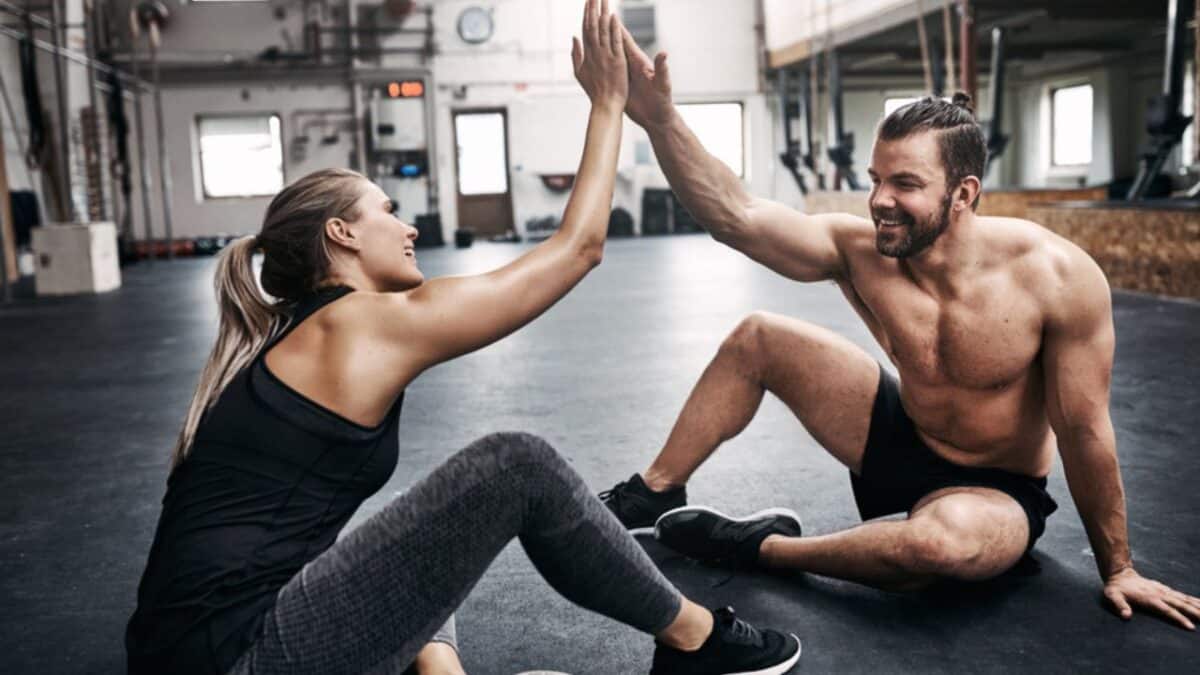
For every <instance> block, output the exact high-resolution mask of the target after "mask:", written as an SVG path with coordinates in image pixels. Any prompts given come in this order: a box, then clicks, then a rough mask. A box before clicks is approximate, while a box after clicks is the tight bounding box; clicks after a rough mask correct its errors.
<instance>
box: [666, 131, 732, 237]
mask: <svg viewBox="0 0 1200 675" xmlns="http://www.w3.org/2000/svg"><path fill="white" fill-rule="evenodd" d="M646 132H647V133H648V134H649V135H650V142H651V144H652V145H653V146H654V154H655V156H656V157H657V158H658V164H659V166H661V167H662V170H663V173H665V174H666V176H667V182H669V183H670V184H671V190H672V191H674V192H675V195H676V196H677V197H678V198H679V200H680V201H681V202H683V205H684V207H685V208H687V210H688V212H689V213H691V214H692V217H694V218H695V219H696V220H697V221H699V222H700V224H701V225H703V226H704V228H705V229H707V230H708V231H709V232H711V233H712V234H713V235H714V236H718V235H720V234H721V233H723V232H724V231H727V230H729V229H731V228H736V227H737V226H738V225H739V224H740V222H741V220H742V219H743V218H744V217H745V210H746V205H747V202H748V201H749V198H750V197H749V194H748V193H747V192H746V189H745V186H743V185H742V181H741V179H739V178H738V177H737V176H736V175H734V173H733V172H732V171H730V170H729V167H727V166H725V163H724V162H722V161H721V160H719V159H717V158H716V157H714V156H712V154H710V153H709V152H708V151H707V150H705V149H704V146H703V145H701V144H700V140H699V139H698V138H696V135H695V134H693V133H692V130H691V129H688V127H687V125H686V124H684V122H683V119H682V118H680V117H679V115H677V114H676V115H673V116H672V117H671V120H670V121H669V122H666V123H664V124H661V125H657V126H654V127H648V128H647V129H646Z"/></svg>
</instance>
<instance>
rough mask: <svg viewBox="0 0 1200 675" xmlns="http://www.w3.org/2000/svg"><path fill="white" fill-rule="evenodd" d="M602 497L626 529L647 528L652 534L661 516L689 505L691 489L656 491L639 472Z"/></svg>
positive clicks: (602, 494)
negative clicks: (688, 495) (649, 486)
mask: <svg viewBox="0 0 1200 675" xmlns="http://www.w3.org/2000/svg"><path fill="white" fill-rule="evenodd" d="M599 497H600V501H602V502H604V505H605V506H607V507H608V510H609V511H612V512H613V515H615V516H616V517H617V520H619V521H621V524H622V525H624V526H625V527H626V528H628V529H630V530H636V529H642V528H645V529H646V531H647V533H648V532H649V528H651V527H653V526H654V522H655V521H656V520H658V517H659V516H661V515H662V514H664V513H666V512H667V511H670V510H671V509H674V508H678V507H680V506H683V505H684V504H687V488H682V487H678V488H675V489H673V490H667V491H666V492H655V491H654V490H651V489H650V488H648V487H646V483H645V482H644V481H643V480H642V477H641V476H639V475H638V474H636V473H635V474H633V476H632V477H631V478H630V479H629V480H627V481H622V482H620V483H617V484H616V485H614V486H613V487H612V489H611V490H605V491H604V492H601V493H600V495H599Z"/></svg>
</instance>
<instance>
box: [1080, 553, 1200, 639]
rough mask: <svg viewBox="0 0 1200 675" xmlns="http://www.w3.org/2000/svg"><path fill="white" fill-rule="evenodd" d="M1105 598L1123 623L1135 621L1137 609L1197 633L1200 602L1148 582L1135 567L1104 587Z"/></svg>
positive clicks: (1163, 586) (1126, 570)
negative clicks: (1133, 618)
mask: <svg viewBox="0 0 1200 675" xmlns="http://www.w3.org/2000/svg"><path fill="white" fill-rule="evenodd" d="M1104 597H1105V598H1107V599H1108V602H1109V603H1110V604H1111V605H1112V608H1113V609H1114V610H1115V611H1116V613H1117V614H1118V615H1120V617H1121V618H1122V619H1126V620H1128V619H1130V618H1132V617H1133V608H1134V607H1136V608H1138V609H1140V610H1142V611H1144V612H1148V613H1151V614H1157V615H1159V616H1160V617H1162V618H1164V619H1168V620H1170V621H1173V622H1175V623H1177V624H1179V625H1180V626H1183V627H1184V628H1186V629H1188V630H1196V626H1195V625H1194V624H1193V623H1192V620H1196V621H1200V598H1196V597H1193V596H1190V595H1188V594H1186V593H1180V592H1179V591H1177V590H1175V589H1173V588H1171V587H1170V586H1167V585H1166V584H1162V583H1159V582H1157V581H1154V580H1152V579H1147V578H1145V577H1143V576H1142V575H1140V574H1138V573H1137V572H1136V571H1134V569H1133V568H1132V567H1129V568H1126V569H1123V570H1121V571H1120V572H1117V573H1116V574H1114V575H1112V576H1111V577H1109V578H1108V580H1107V581H1106V582H1105V583H1104Z"/></svg>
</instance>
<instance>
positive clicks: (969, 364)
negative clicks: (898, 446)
mask: <svg viewBox="0 0 1200 675" xmlns="http://www.w3.org/2000/svg"><path fill="white" fill-rule="evenodd" d="M859 297H860V299H861V301H862V304H863V305H864V306H865V307H864V309H866V310H867V311H866V312H865V313H864V314H863V318H864V319H865V320H866V321H867V322H868V324H871V323H874V324H875V325H873V326H871V329H872V332H873V333H874V334H875V337H876V339H878V340H879V342H880V344H881V346H882V347H883V348H884V350H885V351H887V352H888V355H889V356H890V357H891V359H892V361H893V362H894V363H895V364H896V366H897V367H898V368H899V369H900V370H901V374H902V376H905V377H907V378H909V379H910V380H911V379H913V378H915V379H916V380H919V381H920V382H921V383H924V384H927V385H931V386H960V387H966V388H970V389H996V388H1003V387H1005V386H1007V385H1008V384H1010V383H1012V382H1014V381H1016V380H1018V379H1020V378H1021V377H1022V376H1023V375H1024V374H1025V373H1026V372H1027V371H1028V370H1029V368H1030V366H1031V364H1032V363H1033V361H1034V360H1035V359H1036V358H1037V355H1038V352H1039V351H1040V348H1041V330H1042V325H1041V313H1040V312H1039V311H1038V309H1037V308H1036V307H1035V306H1033V305H1032V303H1031V302H1030V299H1029V298H1028V297H1027V296H1026V295H1025V294H1023V293H1021V292H1014V291H1005V290H1004V289H1003V288H996V289H982V290H980V291H979V292H977V293H973V294H972V295H971V297H969V298H963V299H961V300H952V301H946V300H935V299H934V298H932V297H930V296H929V295H927V294H925V293H923V292H921V291H918V290H916V289H907V288H899V289H898V288H895V287H893V288H892V289H891V290H890V292H879V291H876V290H875V289H862V290H861V291H860V296H859Z"/></svg>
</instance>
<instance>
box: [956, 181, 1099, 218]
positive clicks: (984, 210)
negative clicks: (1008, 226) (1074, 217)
mask: <svg viewBox="0 0 1200 675" xmlns="http://www.w3.org/2000/svg"><path fill="white" fill-rule="evenodd" d="M1107 198H1108V188H1105V187H1095V188H1079V189H1075V190H995V191H990V190H984V192H983V196H982V197H980V198H979V215H981V216H1002V217H1005V218H1028V217H1029V216H1028V215H1027V211H1028V209H1029V207H1030V205H1032V204H1044V203H1046V202H1065V201H1102V200H1104V199H1107Z"/></svg>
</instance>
